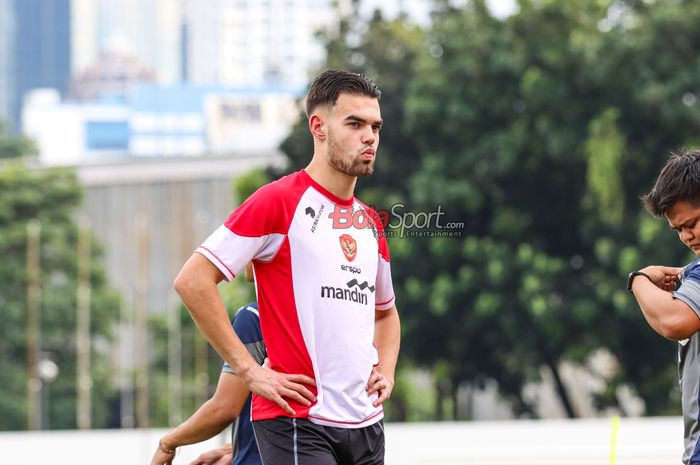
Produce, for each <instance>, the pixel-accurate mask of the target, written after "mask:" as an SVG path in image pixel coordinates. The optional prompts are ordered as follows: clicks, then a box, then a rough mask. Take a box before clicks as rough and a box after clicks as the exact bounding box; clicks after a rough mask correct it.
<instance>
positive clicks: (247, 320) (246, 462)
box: [222, 302, 267, 465]
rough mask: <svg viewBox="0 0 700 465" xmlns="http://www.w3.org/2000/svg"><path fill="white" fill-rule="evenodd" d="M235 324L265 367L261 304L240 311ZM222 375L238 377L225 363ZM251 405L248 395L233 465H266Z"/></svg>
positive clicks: (237, 426) (235, 429)
mask: <svg viewBox="0 0 700 465" xmlns="http://www.w3.org/2000/svg"><path fill="white" fill-rule="evenodd" d="M231 324H232V325H233V329H234V330H235V331H236V334H237V335H238V337H239V338H240V340H241V342H242V343H243V345H245V346H246V348H247V349H248V352H250V355H252V356H253V358H254V359H255V361H256V362H258V363H259V364H260V365H262V364H263V362H264V361H265V358H266V357H267V350H266V348H265V343H264V342H263V339H262V331H260V318H259V316H258V303H257V302H251V303H249V304H248V305H244V306H243V307H241V308H240V309H238V312H237V313H236V316H235V317H234V318H233V321H232V322H231ZM222 371H225V372H227V373H234V374H235V371H234V370H233V369H232V368H231V367H230V366H229V365H228V364H227V363H224V367H223V369H222ZM250 401H251V395H248V398H247V399H246V401H245V404H244V405H243V408H242V410H241V414H240V415H239V416H238V419H237V420H236V422H235V423H234V425H233V428H232V438H231V445H232V446H233V462H232V465H262V460H261V459H260V453H259V452H258V444H257V443H256V442H255V435H254V434H253V425H252V423H251V421H250Z"/></svg>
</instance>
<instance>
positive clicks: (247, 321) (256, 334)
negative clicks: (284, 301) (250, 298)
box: [232, 302, 262, 343]
mask: <svg viewBox="0 0 700 465" xmlns="http://www.w3.org/2000/svg"><path fill="white" fill-rule="evenodd" d="M232 325H233V329H234V330H235V331H236V334H238V337H239V338H241V341H242V342H243V343H246V342H254V341H257V340H260V339H262V332H261V331H260V316H259V314H258V303H257V302H251V303H249V304H247V305H244V306H242V307H241V308H239V309H238V311H237V312H236V316H235V317H234V318H233V322H232Z"/></svg>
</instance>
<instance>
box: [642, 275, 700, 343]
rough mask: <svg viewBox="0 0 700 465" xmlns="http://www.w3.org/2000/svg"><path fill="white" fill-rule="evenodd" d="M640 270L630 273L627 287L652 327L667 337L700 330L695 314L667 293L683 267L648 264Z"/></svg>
mask: <svg viewBox="0 0 700 465" xmlns="http://www.w3.org/2000/svg"><path fill="white" fill-rule="evenodd" d="M640 271H641V272H642V273H644V275H638V276H636V277H634V280H633V281H632V286H631V288H630V290H631V291H632V293H633V294H634V296H635V298H636V299H637V302H638V303H639V308H641V310H642V313H643V314H644V318H645V319H646V320H647V323H649V326H651V327H652V329H654V331H656V332H657V333H659V334H660V335H661V336H663V337H665V338H667V339H671V340H674V341H680V340H683V339H686V338H688V337H690V336H692V335H693V334H695V333H696V332H697V331H698V330H700V318H698V316H697V314H696V313H695V312H694V311H693V310H692V309H691V308H690V307H689V306H688V304H687V303H685V302H683V301H682V300H680V299H676V298H674V296H673V294H672V293H671V290H673V289H675V284H674V282H675V280H676V278H677V276H678V275H679V274H680V273H681V272H682V271H683V268H675V267H668V266H648V267H646V268H643V269H642V270H640Z"/></svg>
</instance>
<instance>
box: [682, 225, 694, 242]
mask: <svg viewBox="0 0 700 465" xmlns="http://www.w3.org/2000/svg"><path fill="white" fill-rule="evenodd" d="M694 237H695V234H693V231H692V229H690V228H683V229H682V230H681V239H683V242H690V240H692V239H693V238H694Z"/></svg>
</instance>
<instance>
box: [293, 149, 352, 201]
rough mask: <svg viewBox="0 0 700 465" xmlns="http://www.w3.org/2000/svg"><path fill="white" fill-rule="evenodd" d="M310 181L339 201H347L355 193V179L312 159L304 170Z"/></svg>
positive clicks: (317, 159) (316, 159) (327, 164)
mask: <svg viewBox="0 0 700 465" xmlns="http://www.w3.org/2000/svg"><path fill="white" fill-rule="evenodd" d="M304 171H306V174H308V175H309V176H311V179H313V180H314V181H316V182H317V183H319V184H320V185H321V186H323V188H324V189H326V190H327V191H328V192H330V193H331V194H333V195H335V196H336V197H339V198H341V199H349V198H351V197H352V196H353V192H354V191H355V184H356V183H357V177H355V176H350V175H347V174H345V173H343V172H341V171H338V170H337V169H336V168H335V167H333V166H332V165H330V164H329V163H326V162H324V161H322V160H321V159H319V158H317V157H314V158H313V159H312V160H311V163H309V165H308V166H307V167H306V168H304Z"/></svg>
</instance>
